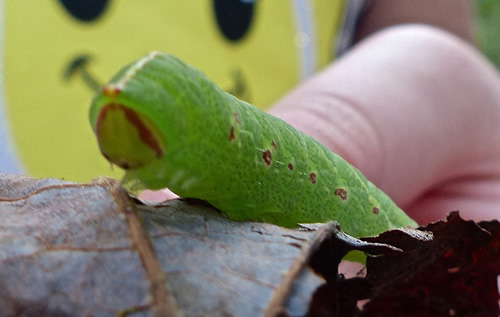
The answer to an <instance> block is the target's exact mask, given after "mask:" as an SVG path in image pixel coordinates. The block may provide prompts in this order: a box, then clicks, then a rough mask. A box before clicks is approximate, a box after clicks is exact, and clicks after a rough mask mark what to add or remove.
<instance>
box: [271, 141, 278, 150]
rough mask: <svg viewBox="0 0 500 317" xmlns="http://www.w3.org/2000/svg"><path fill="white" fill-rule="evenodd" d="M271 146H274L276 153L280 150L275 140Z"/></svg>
mask: <svg viewBox="0 0 500 317" xmlns="http://www.w3.org/2000/svg"><path fill="white" fill-rule="evenodd" d="M271 145H272V146H273V148H274V150H275V151H277V150H278V146H277V145H276V142H274V140H273V141H272V142H271Z"/></svg>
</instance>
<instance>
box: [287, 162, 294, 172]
mask: <svg viewBox="0 0 500 317" xmlns="http://www.w3.org/2000/svg"><path fill="white" fill-rule="evenodd" d="M288 169H289V170H291V171H293V164H292V163H288Z"/></svg>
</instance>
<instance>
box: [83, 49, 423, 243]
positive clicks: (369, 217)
mask: <svg viewBox="0 0 500 317" xmlns="http://www.w3.org/2000/svg"><path fill="white" fill-rule="evenodd" d="M90 121H91V124H92V128H93V130H94V132H95V133H96V135H97V139H98V143H99V147H100V150H101V152H102V153H103V155H104V156H105V157H106V158H107V159H108V160H109V161H110V162H111V163H113V164H116V165H118V166H120V167H122V168H124V169H125V170H126V176H125V179H127V180H137V181H139V182H140V183H142V185H143V187H145V188H149V189H160V188H165V187H168V188H169V189H171V190H172V191H173V192H175V193H177V194H178V195H180V196H182V197H192V198H199V199H203V200H205V201H207V202H209V203H210V204H212V205H213V206H215V207H217V208H218V209H220V210H221V211H222V213H223V214H224V215H226V216H227V217H229V218H231V219H235V220H251V221H263V222H270V223H274V224H278V225H281V226H286V227H296V226H297V224H298V223H316V222H326V221H330V220H336V221H338V222H339V223H340V224H341V226H342V228H343V230H344V231H345V232H346V233H348V234H351V235H353V236H357V237H359V236H370V235H376V234H378V233H380V232H383V231H385V230H388V229H391V228H399V227H407V226H416V223H415V222H414V221H413V220H412V219H410V218H409V217H408V216H407V215H406V214H405V213H404V212H403V211H402V210H401V209H399V208H398V207H397V206H396V204H395V203H394V202H392V200H391V199H390V198H389V197H388V196H387V195H386V194H385V193H383V192H382V191H381V190H379V189H378V188H377V187H375V186H374V185H373V184H372V183H371V182H369V181H368V180H367V179H366V178H365V177H364V176H363V175H362V174H361V172H359V171H358V170H357V169H356V168H354V167H353V166H352V165H350V164H349V163H347V162H346V161H344V160H343V159H342V158H341V157H340V156H338V155H336V154H334V153H332V152H331V151H330V150H328V149H327V148H326V147H325V146H324V145H322V144H321V143H319V142H318V141H316V140H315V139H313V138H312V137H310V136H308V135H305V134H304V133H302V132H300V131H298V130H296V129H295V128H293V127H292V126H290V125H289V124H287V123H285V122H284V121H282V120H280V119H278V118H276V117H274V116H272V115H270V114H267V113H265V112H263V111H261V110H259V109H257V108H255V107H253V106H252V105H250V104H248V103H245V102H243V101H241V100H238V99H237V98H235V97H234V96H232V95H230V94H228V93H226V92H224V91H222V90H221V89H220V88H218V87H217V86H216V85H215V84H214V83H213V82H212V81H210V80H209V79H208V78H207V77H206V76H205V75H203V74H202V73H201V72H199V71H198V70H196V69H195V68H193V67H191V66H189V65H187V64H185V63H184V62H182V61H181V60H179V59H178V58H176V57H174V56H172V55H168V54H162V53H158V52H153V53H151V54H149V55H147V56H146V57H144V58H142V59H140V60H139V61H137V62H136V63H133V64H131V65H129V66H127V67H125V68H124V69H123V70H121V71H120V72H119V73H118V74H117V75H116V76H115V77H114V78H113V79H112V80H111V82H110V83H109V84H107V85H105V86H104V87H103V88H102V89H101V90H100V92H99V93H98V94H97V95H96V97H95V98H94V100H93V103H92V107H91V110H90Z"/></svg>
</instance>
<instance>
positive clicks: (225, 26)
mask: <svg viewBox="0 0 500 317" xmlns="http://www.w3.org/2000/svg"><path fill="white" fill-rule="evenodd" d="M213 4H214V13H215V18H216V20H217V25H218V26H219V29H220V31H221V32H222V34H223V35H224V37H225V38H226V39H228V40H230V41H232V42H236V41H239V40H241V39H242V38H243V37H244V36H245V34H247V32H248V31H249V29H250V26H251V25H252V19H253V16H254V11H255V10H254V9H255V0H214V2H213Z"/></svg>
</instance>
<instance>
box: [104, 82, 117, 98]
mask: <svg viewBox="0 0 500 317" xmlns="http://www.w3.org/2000/svg"><path fill="white" fill-rule="evenodd" d="M121 92H122V89H121V87H119V86H117V85H113V84H109V85H105V86H103V87H102V93H103V94H104V95H105V96H106V97H108V98H115V97H117V96H118V95H119V94H120V93H121Z"/></svg>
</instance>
